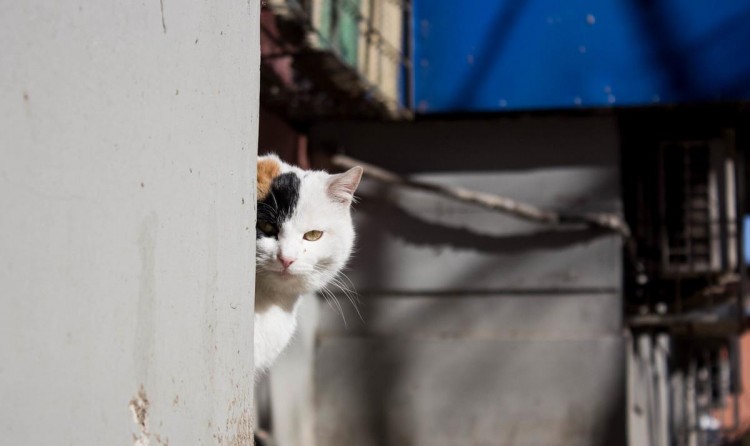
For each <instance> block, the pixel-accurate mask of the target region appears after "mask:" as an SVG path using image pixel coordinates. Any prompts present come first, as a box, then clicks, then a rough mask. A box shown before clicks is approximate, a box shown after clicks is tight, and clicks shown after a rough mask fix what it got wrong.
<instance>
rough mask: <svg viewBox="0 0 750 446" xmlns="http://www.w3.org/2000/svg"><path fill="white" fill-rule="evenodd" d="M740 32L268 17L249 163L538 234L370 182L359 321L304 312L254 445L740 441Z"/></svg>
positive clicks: (549, 5)
mask: <svg viewBox="0 0 750 446" xmlns="http://www.w3.org/2000/svg"><path fill="white" fill-rule="evenodd" d="M748 20H750V4H748V3H747V2H709V1H707V0H679V1H678V0H659V1H645V0H613V1H609V2H596V1H593V0H580V1H575V2H558V1H552V0H526V1H523V0H502V1H490V0H485V1H474V2H463V3H462V2H455V1H449V0H306V1H294V0H269V1H268V2H267V4H266V5H265V7H264V9H263V11H262V17H261V44H262V66H261V118H260V142H259V152H261V153H263V152H266V151H274V152H277V153H279V154H280V155H282V156H283V157H284V158H285V159H286V160H288V161H290V162H295V163H297V164H300V165H302V166H304V167H310V166H312V167H325V168H331V167H335V165H334V164H332V156H333V155H336V154H345V155H346V156H348V157H351V158H354V159H356V160H360V161H362V162H366V163H369V164H372V165H374V166H379V167H380V168H384V169H387V170H389V171H391V172H395V173H396V174H399V175H402V176H404V177H408V178H410V179H412V180H419V181H426V182H431V183H437V184H441V185H445V186H448V187H463V188H468V189H471V190H476V191H481V192H486V193H490V194H497V195H501V196H504V197H508V198H511V199H513V200H517V201H518V202H521V203H528V204H531V205H533V206H536V207H537V208H540V209H544V210H547V211H549V212H552V213H554V215H556V216H557V217H559V218H558V219H557V220H556V221H555V222H552V223H550V222H542V221H533V219H532V220H529V219H523V218H519V216H518V215H513V214H512V213H510V214H509V213H498V212H494V211H491V210H488V209H486V208H482V207H477V206H475V205H472V204H468V203H463V202H459V201H455V200H449V199H446V198H445V197H442V196H439V195H436V194H432V193H429V192H425V191H418V190H413V189H409V188H404V187H401V186H394V185H392V184H388V183H384V182H382V181H377V180H375V179H372V178H366V179H365V180H364V182H363V184H362V186H361V190H360V192H359V195H360V197H361V202H360V203H359V204H358V205H357V207H356V211H355V216H356V220H357V226H358V234H359V243H358V250H357V253H356V255H355V258H354V260H353V262H352V265H351V268H350V269H349V270H348V271H347V276H348V278H349V279H350V280H351V282H352V283H351V287H352V288H356V292H357V295H358V296H359V300H360V302H359V305H358V307H359V312H360V313H361V317H360V315H359V314H358V312H357V311H356V310H355V309H354V307H353V305H351V304H350V303H349V301H348V300H347V297H346V295H345V294H346V293H343V292H338V291H336V290H332V291H336V296H337V297H338V298H340V303H341V306H340V308H339V306H337V305H333V306H331V307H329V306H328V305H327V304H326V303H325V301H324V300H323V299H322V298H320V299H307V300H306V302H305V307H304V309H303V310H304V311H303V313H304V315H303V320H302V329H301V332H300V334H299V335H298V337H297V339H296V341H295V343H294V344H293V345H292V346H291V347H290V349H289V351H288V352H287V354H286V355H285V356H284V358H283V360H282V361H281V362H280V364H279V365H278V367H276V369H275V370H274V371H273V373H272V374H271V377H270V380H269V382H268V383H266V386H267V387H266V389H265V392H264V393H265V394H264V395H261V405H260V411H261V415H262V416H261V418H260V423H261V427H262V428H264V429H265V430H267V431H269V432H270V433H271V436H272V438H273V440H274V441H275V444H278V445H281V446H293V445H305V446H308V445H318V446H323V445H325V446H339V445H347V446H348V445H357V446H367V445H398V446H403V445H430V446H441V445H470V444H471V445H582V446H583V445H586V446H588V445H591V446H604V445H607V446H617V445H626V444H627V445H636V446H640V445H644V446H652V445H653V446H668V445H680V446H682V445H690V446H693V445H696V446H697V445H718V444H729V443H731V442H735V443H739V442H741V441H742V436H743V435H744V434H745V433H746V432H747V431H748V429H750V336H748V335H746V334H745V328H746V321H747V316H748V305H747V302H746V300H747V299H746V296H747V284H746V281H747V280H746V276H747V267H746V265H747V261H748V259H747V258H748V251H749V249H748V248H747V242H748V239H747V237H746V236H745V232H746V231H744V230H743V227H746V226H745V225H743V219H744V216H745V215H746V213H747V209H748V203H747V194H746V193H745V181H746V180H745V178H746V177H747V171H748V167H747V166H748V165H747V163H746V161H745V159H746V153H747V149H748V147H750V139H749V138H750V119H748V117H749V116H750V115H749V114H748V110H749V109H748V100H750V52H749V51H750V26H748V25H747V23H748ZM592 215H596V216H609V217H612V218H614V219H617V218H621V219H624V221H625V222H626V224H627V228H626V229H624V230H623V229H620V230H613V229H612V228H605V227H601V226H600V225H599V226H597V225H591V224H585V221H586V220H585V218H586V217H587V216H592ZM743 247H744V249H743ZM339 291H345V290H339ZM344 319H345V321H344Z"/></svg>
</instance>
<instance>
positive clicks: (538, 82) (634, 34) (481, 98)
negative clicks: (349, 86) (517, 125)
mask: <svg viewBox="0 0 750 446" xmlns="http://www.w3.org/2000/svg"><path fill="white" fill-rule="evenodd" d="M413 29H414V39H415V50H414V76H415V78H414V82H415V97H414V99H415V107H416V108H417V110H418V111H421V112H425V113H433V112H464V111H498V110H530V109H551V108H552V109H555V108H563V109H565V108H580V107H609V106H634V105H651V104H665V103H668V104H677V103H700V102H716V101H737V100H747V99H750V1H745V0H742V1H740V0H726V1H715V0H714V1H708V0H607V1H597V0H565V1H560V0H472V1H467V2H457V1H455V0H415V2H414V28H413Z"/></svg>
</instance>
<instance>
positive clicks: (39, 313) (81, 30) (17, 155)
mask: <svg viewBox="0 0 750 446" xmlns="http://www.w3.org/2000/svg"><path fill="white" fill-rule="evenodd" d="M258 14H259V4H258V2H252V1H251V2H245V1H236V0H235V1H218V0H210V1H202V0H201V1H198V0H181V1H179V2H175V1H173V0H161V2H160V1H159V0H151V1H148V2H120V1H114V0H102V1H96V2H83V1H66V2H52V1H47V2H4V5H3V8H2V14H0V67H2V70H0V116H2V118H1V119H0V284H2V288H0V302H1V303H2V306H1V307H0V354H1V355H2V359H1V360H0V438H2V440H0V443H2V444H4V445H53V444H55V445H63V444H71V445H73V444H74V445H88V444H91V445H94V444H96V445H105V444H112V445H115V444H119V445H122V444H150V445H166V444H172V445H180V444H182V445H199V444H224V445H228V444H231V445H235V444H249V443H250V442H251V441H252V440H251V439H250V438H251V436H252V435H251V423H252V420H251V413H252V384H253V383H252V308H253V289H254V284H253V276H254V256H253V253H254V251H255V246H254V243H255V242H254V230H253V226H254V214H255V212H254V203H255V198H254V187H253V185H254V182H255V178H254V175H255V153H256V144H257V116H258V114H257V113H258V83H259V78H258V65H259V36H258V29H259V28H258V26H259V17H258ZM146 400H147V402H146ZM133 409H136V410H135V411H134V410H133ZM133 412H136V415H137V416H134V413H133Z"/></svg>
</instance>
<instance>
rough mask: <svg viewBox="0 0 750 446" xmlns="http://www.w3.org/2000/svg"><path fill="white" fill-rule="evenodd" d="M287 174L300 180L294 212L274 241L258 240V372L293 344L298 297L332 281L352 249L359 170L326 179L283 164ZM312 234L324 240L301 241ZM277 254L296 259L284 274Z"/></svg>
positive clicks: (326, 176)
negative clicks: (353, 204) (317, 233)
mask: <svg viewBox="0 0 750 446" xmlns="http://www.w3.org/2000/svg"><path fill="white" fill-rule="evenodd" d="M262 159H263V158H260V159H259V160H262ZM274 159H278V158H275V157H274ZM286 172H295V173H296V174H297V175H298V176H299V177H300V179H301V182H300V191H299V192H300V194H299V200H298V202H297V207H296V209H295V210H294V213H293V214H292V216H291V218H290V219H289V220H288V221H286V222H285V223H283V225H282V226H281V227H280V228H279V234H278V238H274V237H261V238H260V239H258V240H257V246H256V268H255V271H256V279H255V281H256V285H255V302H256V303H255V367H256V370H257V371H264V370H266V369H267V368H268V367H270V366H271V364H273V362H274V361H275V360H276V358H277V357H278V356H279V354H281V352H282V351H283V349H284V348H285V347H286V345H287V344H288V343H289V341H290V340H291V338H292V336H293V334H294V331H295V329H296V326H297V321H296V317H297V307H298V303H299V302H298V299H299V297H300V296H301V295H303V294H307V293H311V292H314V291H318V290H320V289H321V288H322V287H324V286H325V285H327V284H328V283H329V282H331V280H333V279H334V278H335V277H336V275H337V274H338V273H339V272H340V271H341V269H342V268H343V267H344V265H345V264H346V261H347V260H348V258H349V255H350V253H351V251H352V247H353V245H354V227H353V225H352V220H351V215H350V204H351V195H352V194H353V192H354V189H355V188H356V187H357V184H358V183H359V178H360V176H361V172H362V171H361V169H359V168H354V169H352V170H350V171H349V172H347V173H344V174H339V175H329V174H327V173H326V172H322V171H305V170H302V169H299V168H297V167H294V166H290V165H288V164H285V163H282V173H286ZM332 185H333V186H334V187H333V188H332V187H331V186H332ZM342 187H344V189H346V190H347V191H348V200H347V199H345V200H342V199H341V196H342V195H341V188H342ZM344 196H345V197H346V193H345V194H344ZM311 230H318V231H323V236H322V237H321V238H320V239H319V240H316V241H308V240H305V239H304V238H303V236H304V234H305V233H306V232H308V231H311ZM279 254H281V255H282V256H283V257H287V258H294V259H295V261H294V263H292V264H291V265H290V266H289V268H288V270H287V271H286V272H284V268H283V266H282V264H281V262H280V261H279V260H278V256H279Z"/></svg>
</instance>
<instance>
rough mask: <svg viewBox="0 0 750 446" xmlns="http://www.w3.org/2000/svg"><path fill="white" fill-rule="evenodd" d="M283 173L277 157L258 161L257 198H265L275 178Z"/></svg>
mask: <svg viewBox="0 0 750 446" xmlns="http://www.w3.org/2000/svg"><path fill="white" fill-rule="evenodd" d="M280 173H281V165H280V164H279V162H278V161H276V160H275V159H264V160H261V161H258V189H257V200H259V201H260V200H263V199H264V198H266V196H267V195H268V193H269V192H270V191H271V183H272V182H273V179H274V178H276V177H277V176H279V174H280Z"/></svg>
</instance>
